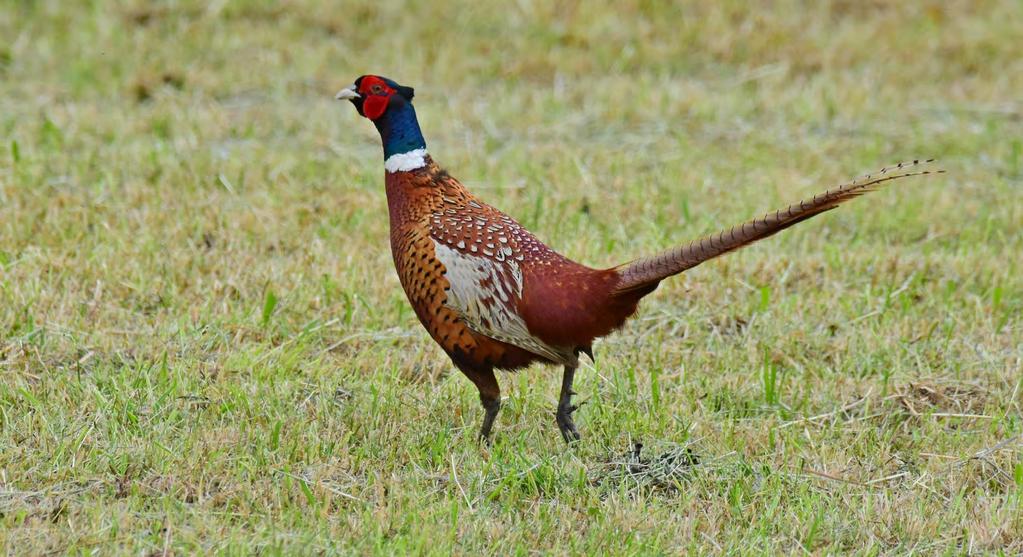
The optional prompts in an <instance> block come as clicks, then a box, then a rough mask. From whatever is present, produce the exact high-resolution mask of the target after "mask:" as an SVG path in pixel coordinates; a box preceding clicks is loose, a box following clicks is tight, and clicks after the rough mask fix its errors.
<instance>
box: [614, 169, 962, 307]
mask: <svg viewBox="0 0 1023 557" xmlns="http://www.w3.org/2000/svg"><path fill="white" fill-rule="evenodd" d="M933 161H934V159H928V160H925V161H921V160H914V161H912V162H901V163H899V164H897V165H895V166H890V167H885V168H882V169H881V170H880V171H879V172H878V173H877V174H873V175H871V174H868V175H866V176H864V177H862V178H859V179H856V180H853V181H852V182H850V183H848V184H845V185H842V186H839V187H837V188H834V189H832V190H828V191H826V192H824V193H822V194H819V195H815V196H814V197H813V199H810V200H804V201H800V202H799V203H798V204H795V205H789V206H788V208H786V209H781V210H778V211H775V212H774V213H768V214H767V215H764V216H763V217H761V218H759V219H754V220H751V221H748V222H745V223H743V224H740V225H737V226H733V227H732V228H731V229H729V230H722V231H721V232H719V233H717V234H712V235H710V236H706V237H704V238H701V239H699V240H694V241H692V242H690V243H688V244H685V245H682V246H678V247H675V248H672V249H669V250H666V251H663V252H661V253H659V254H657V255H653V256H650V257H644V258H641V259H637V260H635V261H632V262H630V263H626V264H624V265H619V266H618V267H615V268H614V270H615V271H617V272H618V275H619V276H620V281H619V283H618V286H617V287H616V288H615V293H616V294H624V293H627V292H633V291H636V290H640V289H649V288H651V287H652V286H654V285H656V284H657V283H658V282H660V281H662V280H664V279H665V278H668V277H670V276H672V275H677V274H678V273H681V272H683V271H685V270H687V269H691V268H693V267H695V266H697V265H699V264H700V263H703V262H704V261H707V260H709V259H713V258H715V257H717V256H719V255H723V254H725V253H728V252H730V251H733V250H736V249H739V248H741V247H743V246H745V245H748V244H751V243H753V242H756V241H757V240H761V239H763V238H766V237H768V236H771V235H772V234H775V233H777V232H780V231H782V230H785V229H786V228H788V227H790V226H792V225H794V224H796V223H798V222H802V221H804V220H806V219H809V218H811V217H814V216H816V215H819V214H821V213H823V212H825V211H830V210H831V209H834V208H835V207H838V206H839V205H841V204H842V203H845V202H846V201H849V200H850V199H854V198H856V197H859V196H861V195H863V194H865V193H867V192H871V191H874V190H877V189H879V188H880V187H881V186H882V185H884V184H885V183H886V182H890V181H892V180H898V179H899V178H908V177H910V176H923V175H925V174H940V173H943V172H944V170H917V171H912V172H907V171H906V169H909V168H912V167H915V166H918V165H921V164H926V163H929V162H933Z"/></svg>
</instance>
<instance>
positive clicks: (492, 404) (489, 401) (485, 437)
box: [480, 394, 501, 443]
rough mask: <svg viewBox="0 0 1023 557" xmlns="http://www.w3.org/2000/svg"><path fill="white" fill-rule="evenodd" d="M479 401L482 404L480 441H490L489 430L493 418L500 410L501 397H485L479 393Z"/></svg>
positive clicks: (492, 424) (491, 426)
mask: <svg viewBox="0 0 1023 557" xmlns="http://www.w3.org/2000/svg"><path fill="white" fill-rule="evenodd" d="M480 402H481V403H482V404H483V412H484V414H483V425H482V426H481V427H480V441H485V442H487V443H490V430H491V429H492V428H493V427H494V420H495V419H496V418H497V413H498V412H499V411H500V410H501V397H499V396H498V397H495V398H487V397H484V396H483V395H482V394H480Z"/></svg>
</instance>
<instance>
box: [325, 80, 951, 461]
mask: <svg viewBox="0 0 1023 557" xmlns="http://www.w3.org/2000/svg"><path fill="white" fill-rule="evenodd" d="M413 95H414V91H413V89H412V88H411V87H406V86H402V85H399V84H398V83H396V82H394V81H393V80H391V79H388V78H385V77H381V76H376V75H364V76H362V77H360V78H358V79H356V80H355V83H354V84H352V85H350V86H348V87H345V88H343V89H341V90H340V91H339V92H338V93H337V95H336V98H337V99H340V100H348V101H351V102H352V104H354V105H355V109H356V110H357V111H358V112H359V114H360V115H361V116H364V117H366V118H368V119H370V120H372V122H373V123H374V124H375V125H376V128H377V131H379V132H380V138H381V140H382V143H383V148H384V170H385V171H386V172H385V176H384V184H385V187H386V192H387V205H388V212H389V213H390V237H391V238H390V240H391V253H392V255H393V257H394V265H395V267H396V269H397V272H398V278H399V280H400V282H401V286H402V288H403V289H404V290H405V294H406V295H407V296H408V300H409V302H410V303H411V304H412V307H413V308H414V310H415V313H416V316H417V317H418V318H419V321H420V322H421V323H422V324H423V326H424V327H425V328H426V330H427V331H428V332H429V334H430V336H431V337H433V339H434V340H435V341H436V342H437V343H438V344H439V345H440V346H441V348H443V350H444V351H445V352H446V353H447V354H448V356H450V358H451V361H452V362H453V363H454V364H455V366H456V367H457V368H458V369H459V370H460V371H461V372H462V373H463V374H465V376H466V377H468V378H469V380H471V381H472V382H473V383H474V384H475V385H476V388H477V389H478V390H479V396H480V402H481V403H482V405H483V410H484V416H483V423H482V426H481V427H480V431H479V436H480V438H481V439H483V440H489V438H490V433H491V429H492V428H493V425H494V420H495V418H496V417H497V414H498V411H499V410H500V408H501V389H500V386H499V385H498V383H497V378H496V377H495V375H494V370H495V369H502V370H514V369H519V368H522V367H525V366H527V365H529V364H531V363H533V362H541V363H545V364H553V365H560V366H564V374H563V376H562V381H561V394H560V396H559V399H558V406H557V413H556V421H557V424H558V428H559V429H560V431H561V434H562V436H563V437H564V439H565V441H566V442H569V443H571V442H572V441H576V440H578V439H579V438H580V436H579V432H578V430H577V429H576V426H575V423H574V422H573V420H572V413H573V412H574V411H575V410H576V408H577V407H576V406H575V405H573V404H572V395H573V394H575V393H573V391H572V381H573V378H574V377H575V372H576V369H577V367H578V366H579V357H580V355H581V354H586V355H587V356H588V357H589V358H590V359H591V360H592V359H593V352H592V346H593V341H594V340H595V339H597V338H600V337H603V336H605V335H607V334H609V333H611V332H612V331H614V330H616V329H618V328H620V327H621V326H622V325H623V324H624V323H625V321H626V319H628V318H629V317H630V316H631V315H633V314H634V313H635V312H636V306H637V304H638V303H639V301H640V299H642V298H643V297H644V296H646V295H647V294H650V293H651V292H653V291H654V289H656V288H657V286H658V284H659V283H660V282H661V281H662V280H664V279H666V278H668V277H670V276H672V275H676V274H679V273H681V272H683V271H685V270H687V269H691V268H693V267H695V266H696V265H699V264H700V263H703V262H704V261H707V260H709V259H713V258H715V257H717V256H719V255H722V254H724V253H727V252H730V251H733V250H735V249H738V248H740V247H742V246H745V245H748V244H750V243H752V242H755V241H757V240H760V239H763V238H766V237H768V236H770V235H772V234H775V233H776V232H779V231H781V230H784V229H785V228H788V227H790V226H792V225H794V224H796V223H798V222H801V221H804V220H806V219H809V218H811V217H814V216H816V215H819V214H821V213H823V212H825V211H829V210H831V209H834V208H835V207H838V206H839V205H840V204H842V203H845V202H846V201H849V200H851V199H853V198H855V197H858V196H860V195H862V194H864V193H867V192H869V191H873V190H875V189H878V187H879V186H881V185H882V184H885V183H886V182H889V181H891V180H895V179H899V178H905V177H909V176H918V175H923V174H930V173H932V172H940V171H931V170H918V169H913V170H907V169H909V168H910V167H913V166H915V165H918V164H923V163H926V162H931V161H930V160H928V161H912V162H909V163H900V164H899V165H897V166H894V167H891V168H885V169H882V170H881V171H880V173H879V174H877V175H874V176H869V175H868V176H866V177H864V178H862V179H860V180H857V181H853V182H851V183H848V184H846V185H843V186H840V187H837V188H835V189H832V190H829V191H827V192H825V193H822V194H820V195H817V196H814V197H813V199H810V200H806V201H801V202H800V203H798V204H795V205H791V206H789V207H787V208H785V209H781V210H779V211H775V212H773V213H769V214H767V215H766V216H764V217H761V218H759V219H755V220H751V221H748V222H746V223H743V224H741V225H738V226H735V227H733V228H731V229H729V230H726V231H722V232H720V233H718V234H714V235H711V236H708V237H705V238H703V239H700V240H696V241H693V242H690V243H688V244H684V245H681V246H679V247H675V248H672V249H668V250H666V251H663V252H661V253H659V254H657V255H653V256H650V257H644V258H640V259H636V260H634V261H632V262H629V263H626V264H623V265H619V266H617V267H612V268H609V269H593V268H590V267H587V266H584V265H582V264H579V263H576V262H574V261H571V260H569V259H568V258H566V257H564V256H563V255H561V254H559V253H557V252H555V251H554V250H552V249H551V248H549V247H547V246H546V245H544V243H543V242H541V241H540V240H538V239H537V238H536V237H535V236H533V234H531V233H530V232H529V231H528V230H526V229H525V228H523V227H522V225H520V224H519V223H518V222H516V221H515V219H513V218H511V217H509V216H508V215H506V214H504V213H502V212H501V211H499V210H497V209H495V208H494V207H492V206H490V205H488V204H486V203H484V202H483V201H481V200H480V199H479V198H478V197H476V196H475V195H473V194H472V193H471V192H470V191H469V190H467V189H466V188H465V186H463V185H462V184H461V183H460V182H459V181H458V180H456V179H455V178H453V177H452V176H451V175H449V174H448V173H447V172H446V171H444V170H443V169H442V168H441V167H439V166H438V165H437V163H435V162H434V161H433V159H432V157H431V156H430V155H429V154H428V153H427V151H426V142H425V141H424V139H423V134H422V132H421V131H420V128H419V122H418V121H417V119H416V111H415V109H414V108H413V106H412V98H413Z"/></svg>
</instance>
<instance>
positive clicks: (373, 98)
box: [359, 75, 396, 120]
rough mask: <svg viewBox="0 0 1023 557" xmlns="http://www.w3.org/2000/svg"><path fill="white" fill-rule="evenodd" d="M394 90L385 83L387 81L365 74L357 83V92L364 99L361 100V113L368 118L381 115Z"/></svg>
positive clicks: (373, 118) (371, 118)
mask: <svg viewBox="0 0 1023 557" xmlns="http://www.w3.org/2000/svg"><path fill="white" fill-rule="evenodd" d="M395 92H396V91H395V90H394V89H393V88H391V87H390V86H389V85H387V82H385V81H384V80H382V79H380V78H379V77H376V76H373V75H370V76H366V77H365V78H363V79H362V82H361V83H360V84H359V93H360V94H361V95H362V96H363V98H364V99H365V100H364V101H363V102H362V114H363V115H364V116H366V118H369V119H370V120H376V119H377V118H379V117H381V116H383V114H384V111H386V110H387V105H388V103H390V102H391V95H393V94H394V93H395Z"/></svg>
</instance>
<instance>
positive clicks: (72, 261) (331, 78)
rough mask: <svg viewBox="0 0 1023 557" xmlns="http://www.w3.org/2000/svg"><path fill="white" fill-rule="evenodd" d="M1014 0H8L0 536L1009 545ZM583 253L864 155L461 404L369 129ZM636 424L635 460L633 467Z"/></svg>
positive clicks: (1020, 7) (1022, 126) (1021, 176)
mask: <svg viewBox="0 0 1023 557" xmlns="http://www.w3.org/2000/svg"><path fill="white" fill-rule="evenodd" d="M1020 21H1023V4H1021V3H1020V2H1018V1H1012V0H1005V1H1002V2H969V1H965V0H964V1H950V2H938V1H931V2H885V1H871V2H859V1H852V0H844V1H842V0H835V1H832V2H821V3H817V2H806V3H802V2H778V3H773V4H772V5H771V7H770V9H768V8H766V7H762V8H761V9H758V10H756V11H749V8H748V7H747V5H746V3H742V2H724V3H703V2H688V3H685V4H684V5H681V6H676V5H674V4H673V3H669V2H657V1H630V0H622V1H618V2H613V3H612V2H608V3H606V4H605V5H603V6H598V5H597V4H596V3H590V2H587V3H586V4H585V5H584V4H583V3H581V2H578V3H577V2H565V3H557V5H551V4H550V3H547V2H535V1H530V0H524V1H522V2H518V3H517V4H514V5H513V6H512V5H504V3H497V2H494V3H492V4H490V3H487V2H464V3H456V2H450V3H434V2H420V3H416V4H415V5H409V6H405V7H402V6H400V5H399V4H398V3H393V4H390V3H385V2H364V3H355V2H351V3H347V2H346V3H345V5H344V6H333V7H329V8H328V7H325V6H321V5H319V4H318V3H316V2H312V1H308V2H303V1H291V2H285V3H276V2H228V1H219V2H213V3H210V4H207V3H200V2H189V1H169V2H160V3H152V4H150V3H146V2H137V3H131V2H128V3H125V2H119V3H103V2H80V3H75V2H57V1H39V2H30V1H13V0H12V1H9V2H6V3H4V4H3V6H2V7H0V139H2V143H0V547H2V548H3V550H4V551H5V552H6V553H8V554H102V555H109V554H131V555H143V554H149V555H168V554H179V555H180V554H190V553H202V552H213V551H217V552H224V553H231V554H239V555H242V554H252V553H257V552H259V553H264V554H278V553H279V554H318V553H334V552H338V553H353V554H395V553H404V552H408V553H415V554H437V555H444V554H450V553H458V554H473V553H490V554H517V555H522V554H527V553H541V554H546V553H554V554H570V553H572V554H577V553H605V554H674V553H682V552H689V551H691V552H700V553H716V552H721V551H727V552H729V553H737V554H762V553H774V552H779V553H782V552H783V553H790V554H792V553H809V554H835V553H846V552H848V553H855V554H865V555H874V554H923V555H933V554H986V553H992V554H999V553H1001V554H1019V553H1021V552H1023V411H1021V407H1023V372H1021V365H1023V340H1021V339H1023V317H1021V313H1023V255H1021V254H1023V191H1021V185H1023V101H1021V99H1023V59H1021V57H1020V56H1019V45H1020V44H1023V26H1021V25H1020V23H1019V22H1020ZM370 72H373V73H380V74H383V75H387V76H389V77H392V78H395V79H397V80H398V81H400V82H402V83H406V84H409V85H413V86H415V87H416V90H417V96H416V106H417V108H418V112H419V115H420V119H421V121H422V124H423V128H424V132H425V133H426V136H427V141H428V143H429V146H430V150H431V152H432V153H433V154H434V156H435V157H436V158H437V160H438V161H439V162H441V164H443V165H445V166H446V167H447V168H448V170H450V172H451V173H452V174H453V175H454V176H457V177H459V178H461V179H462V180H463V181H464V182H465V183H466V184H467V185H468V186H469V187H470V188H472V189H474V190H475V191H477V192H478V193H479V194H481V195H482V196H483V197H484V199H486V200H488V201H489V202H491V203H492V204H494V205H496V206H498V207H500V208H502V209H503V210H505V211H506V212H508V213H510V214H512V215H514V216H516V217H517V218H519V220H520V221H521V222H522V223H523V224H525V225H526V226H527V227H529V228H531V229H532V230H534V231H535V232H536V233H537V235H538V236H539V237H540V238H542V239H543V240H545V241H546V242H548V243H549V244H551V245H552V246H554V247H556V248H557V249H558V250H559V251H561V252H562V253H564V254H566V255H568V256H569V257H572V258H574V259H577V260H581V261H584V262H587V263H589V264H591V265H595V266H598V265H603V266H607V265H613V264H617V263H621V262H624V261H626V260H629V259H631V258H633V257H636V256H639V255H643V254H649V253H652V252H655V251H657V250H660V249H662V248H665V247H668V246H671V245H673V244H675V243H679V242H681V241H683V240H688V239H691V238H693V237H695V236H698V235H700V234H704V233H708V232H711V231H716V230H717V229H719V228H722V227H724V226H728V225H731V224H734V223H736V222H739V221H741V220H744V219H746V218H748V217H751V216H754V215H758V214H761V213H763V212H766V211H768V210H772V209H775V208H778V207H781V206H784V205H786V204H788V203H790V202H792V201H796V200H798V199H799V198H801V197H804V196H807V195H812V194H813V193H816V192H818V191H820V190H822V189H824V188H828V187H831V186H834V185H836V184H838V183H840V182H842V181H844V180H846V179H849V178H853V177H855V176H857V175H858V174H861V173H865V172H870V171H873V170H876V169H878V168H880V167H881V166H882V165H884V164H886V163H893V162H898V161H899V160H904V159H912V158H917V157H936V158H937V159H939V164H940V166H941V167H942V168H945V169H947V170H948V174H945V175H943V176H940V177H928V178H924V179H913V180H907V181H900V182H897V183H894V184H892V186H891V187H890V188H889V189H885V190H883V191H881V192H879V193H875V194H872V195H871V196H869V197H866V198H863V199H860V200H857V201H855V202H853V203H852V204H850V205H848V206H845V207H843V208H842V209H840V210H838V211H835V212H833V213H829V214H827V215H825V216H822V217H819V218H818V219H815V220H813V221H811V222H808V223H804V224H800V225H798V226H797V227H796V228H794V229H792V230H790V231H787V232H785V233H783V234H781V235H779V236H777V237H774V238H771V239H769V240H766V241H765V242H763V243H760V244H757V245H756V246H755V247H752V248H749V249H747V250H745V251H742V252H739V253H736V254H732V255H729V256H726V257H724V258H722V259H719V260H716V261H713V262H711V263H708V264H705V265H703V266H701V267H699V268H697V269H694V270H692V271H690V272H688V273H687V274H685V275H684V276H682V277H677V278H675V279H672V280H669V281H667V282H665V283H664V284H663V285H662V286H661V288H660V289H659V290H658V292H656V293H655V294H654V295H653V296H651V297H650V298H648V299H647V300H646V302H645V303H644V305H642V306H641V311H640V313H639V314H638V315H637V317H636V318H635V319H634V320H633V321H632V322H631V324H630V325H629V326H628V327H627V328H625V329H624V330H623V331H621V332H619V333H617V334H615V335H613V336H612V337H610V338H608V339H606V340H604V341H602V342H600V343H599V344H598V345H597V346H596V355H597V358H596V363H595V364H592V365H590V364H588V363H587V364H586V365H584V367H583V368H582V369H581V371H580V373H579V374H578V375H577V383H576V385H577V389H576V390H577V391H578V392H579V393H580V396H579V397H578V398H579V399H580V400H585V401H586V404H585V405H584V406H583V407H582V409H581V410H580V411H579V412H578V413H577V414H576V416H577V418H576V421H577V423H578V424H579V427H580V430H581V431H582V433H583V435H584V437H583V440H582V442H581V443H580V444H579V445H578V446H576V447H572V448H568V447H566V446H565V445H564V443H563V442H562V440H561V437H560V435H559V434H558V432H557V428H556V427H555V424H554V406H555V399H556V396H557V389H558V387H559V382H560V370H558V369H552V368H541V367H534V368H530V369H528V370H526V371H523V372H519V373H515V374H504V375H502V376H500V377H499V379H500V381H501V383H502V387H503V389H504V393H505V395H506V401H505V406H504V410H503V412H502V413H501V415H500V417H499V418H498V423H497V429H496V438H495V441H494V443H493V445H492V446H491V447H481V446H479V445H478V444H477V443H476V439H475V433H476V429H477V427H478V424H479V420H480V418H481V416H482V412H481V409H480V408H479V404H478V399H477V395H476V390H475V388H474V387H473V386H472V384H471V383H469V382H468V381H466V380H465V378H464V377H462V376H461V375H460V374H458V373H457V372H456V371H455V370H454V368H453V367H452V365H451V364H450V362H449V361H448V360H447V358H446V356H445V355H444V354H443V353H442V352H441V351H440V349H439V348H437V347H436V346H435V345H434V344H433V342H432V341H431V340H429V338H428V336H427V334H426V333H425V332H424V331H423V330H422V328H421V327H420V325H419V323H418V322H417V321H416V319H415V316H414V315H413V313H412V312H411V310H410V308H409V306H408V303H407V301H406V299H405V297H404V294H403V293H402V291H401V289H400V286H399V285H398V281H397V278H396V276H395V274H394V271H393V269H392V263H391V256H390V251H389V248H388V243H387V241H388V240H387V227H388V223H387V212H386V201H385V198H384V192H383V186H382V184H383V169H382V160H381V156H380V147H379V143H378V141H379V140H378V138H377V136H376V132H375V131H374V130H373V128H372V126H371V125H370V124H369V123H368V122H366V121H365V120H363V119H361V118H359V117H358V116H357V114H356V113H355V111H354V110H353V109H352V108H351V106H350V105H348V104H347V103H344V104H342V103H338V102H336V101H334V100H333V94H334V92H335V91H336V90H337V89H338V88H339V87H341V86H343V85H347V84H348V83H350V82H351V81H352V80H353V79H354V78H355V77H357V76H358V75H360V74H363V73H370ZM637 443H641V444H642V449H641V450H639V451H637V450H636V447H635V445H636V444H637Z"/></svg>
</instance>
